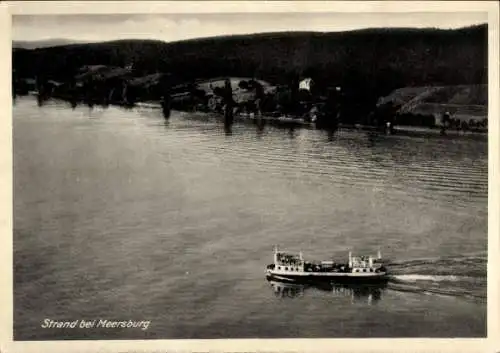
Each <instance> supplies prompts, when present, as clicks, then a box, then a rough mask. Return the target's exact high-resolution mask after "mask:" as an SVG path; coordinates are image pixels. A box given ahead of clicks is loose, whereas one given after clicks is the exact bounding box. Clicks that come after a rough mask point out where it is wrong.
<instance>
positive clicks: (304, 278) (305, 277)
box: [266, 271, 388, 284]
mask: <svg viewBox="0 0 500 353" xmlns="http://www.w3.org/2000/svg"><path fill="white" fill-rule="evenodd" d="M266 278H267V279H268V280H277V281H281V282H292V283H321V282H329V283H331V282H334V283H339V284H340V283H347V284H349V283H386V282H387V281H388V275H387V274H386V273H380V274H376V275H375V274H374V275H370V276H363V275H355V274H352V273H337V272H331V273H324V272H323V273H299V274H289V273H277V272H274V271H267V272H266Z"/></svg>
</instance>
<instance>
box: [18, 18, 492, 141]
mask: <svg viewBox="0 0 500 353" xmlns="http://www.w3.org/2000/svg"><path fill="white" fill-rule="evenodd" d="M33 46H34V45H33V43H31V47H33ZM486 48H487V26H486V25H480V26H473V27H468V28H462V29H457V30H437V29H376V30H375V29H373V30H359V31H351V32H340V33H309V32H307V33H294V32H291V33H271V34H259V35H247V36H231V37H217V38H208V39H197V40H188V41H182V42H174V43H164V42H159V41H139V40H129V41H126V40H125V41H114V42H104V43H88V44H67V45H58V46H55V47H42V48H34V49H24V48H23V45H22V44H20V45H17V46H16V43H13V52H12V55H13V57H12V62H13V75H12V78H13V79H12V89H13V94H14V96H17V95H24V94H28V93H29V92H37V93H38V96H39V97H40V99H42V100H43V99H46V98H48V97H55V98H61V99H65V100H68V101H71V102H72V103H73V104H78V103H79V102H92V104H103V105H106V104H119V105H126V106H133V105H135V104H138V103H145V102H148V103H151V102H158V103H159V104H163V107H164V109H165V108H166V109H167V110H170V109H179V110H188V111H189V110H197V111H209V112H210V111H211V112H221V113H224V111H227V110H228V108H227V107H228V106H230V107H231V111H232V113H234V114H240V113H242V114H259V115H260V114H262V115H265V116H270V117H278V116H283V115H285V116H287V117H291V118H292V119H298V120H303V121H306V122H308V121H315V122H316V123H317V124H320V125H321V124H323V125H326V126H337V125H338V124H344V125H354V124H361V125H368V126H375V127H384V126H386V124H390V125H391V126H394V125H404V126H416V127H426V128H440V129H442V128H443V127H445V128H446V129H460V130H467V131H478V132H485V131H487V103H488V102H487V97H488V94H487V91H488V89H487V52H486ZM227 81H228V82H229V83H228V82H227ZM228 89H230V97H231V98H229V96H228ZM167 115H168V114H167Z"/></svg>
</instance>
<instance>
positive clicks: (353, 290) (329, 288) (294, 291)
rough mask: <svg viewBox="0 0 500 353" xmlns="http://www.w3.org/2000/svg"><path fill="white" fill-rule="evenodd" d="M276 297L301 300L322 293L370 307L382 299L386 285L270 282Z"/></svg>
mask: <svg viewBox="0 0 500 353" xmlns="http://www.w3.org/2000/svg"><path fill="white" fill-rule="evenodd" d="M269 283H270V284H271V287H272V289H273V291H274V295H275V296H276V297H279V298H299V297H303V296H304V295H306V293H307V292H308V291H320V292H323V293H325V294H326V295H328V296H329V297H349V298H351V302H365V303H366V304H368V305H371V304H374V303H376V302H378V301H379V300H380V299H381V298H382V291H383V290H384V289H385V288H386V285H385V284H365V285H363V284H346V283H342V284H340V283H333V282H332V283H322V284H319V283H318V284H299V283H285V282H280V281H276V280H269Z"/></svg>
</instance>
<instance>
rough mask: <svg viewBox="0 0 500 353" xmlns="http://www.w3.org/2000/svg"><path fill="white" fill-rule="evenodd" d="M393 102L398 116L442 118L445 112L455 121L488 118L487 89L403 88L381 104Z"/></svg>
mask: <svg viewBox="0 0 500 353" xmlns="http://www.w3.org/2000/svg"><path fill="white" fill-rule="evenodd" d="M387 101H392V102H394V103H395V104H397V105H399V106H401V108H400V109H399V112H400V113H411V114H421V115H434V116H441V115H442V114H443V113H444V112H446V111H448V112H449V113H451V114H452V116H453V117H454V118H456V119H460V120H467V121H468V120H469V119H471V118H473V119H476V120H477V119H479V120H480V119H483V118H485V117H487V115H488V109H487V108H488V87H487V85H457V86H426V87H405V88H401V89H397V90H395V91H393V92H392V93H391V94H390V95H388V96H387V97H384V98H383V99H380V100H379V104H380V103H384V102H387Z"/></svg>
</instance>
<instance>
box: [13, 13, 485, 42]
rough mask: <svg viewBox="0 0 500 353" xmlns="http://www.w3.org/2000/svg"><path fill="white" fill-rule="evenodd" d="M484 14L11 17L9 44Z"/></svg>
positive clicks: (447, 20)
mask: <svg viewBox="0 0 500 353" xmlns="http://www.w3.org/2000/svg"><path fill="white" fill-rule="evenodd" d="M487 22H488V17H487V13H485V12H446V13H443V12H434V13H432V12H430V13H338V12H337V13H334V12H331V13H325V12H323V13H311V12H309V13H291V12H289V13H205V14H144V15H139V14H137V15H136V14H107V15H103V14H90V15H70V14H66V15H13V16H12V39H13V40H15V41H37V40H47V39H56V38H57V39H70V40H75V41H90V42H94V41H107V40H115V39H157V40H162V41H167V42H171V41H178V40H185V39H191V38H201V37H212V36H219V35H232V34H251V33H262V32H282V31H317V32H336V31H346V30H355V29H360V28H378V27H405V28H409V27H413V28H423V27H435V28H460V27H465V26H470V25H475V24H481V23H487Z"/></svg>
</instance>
